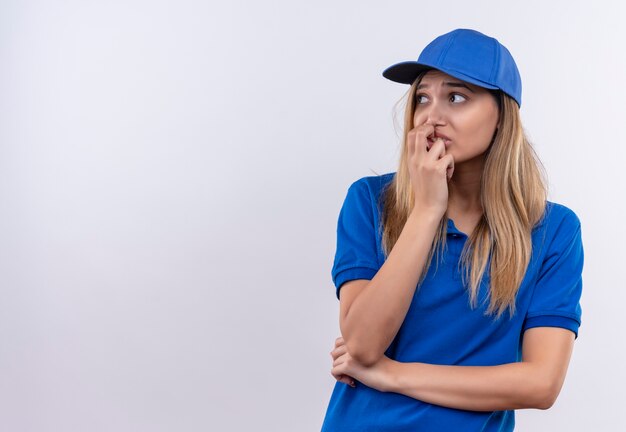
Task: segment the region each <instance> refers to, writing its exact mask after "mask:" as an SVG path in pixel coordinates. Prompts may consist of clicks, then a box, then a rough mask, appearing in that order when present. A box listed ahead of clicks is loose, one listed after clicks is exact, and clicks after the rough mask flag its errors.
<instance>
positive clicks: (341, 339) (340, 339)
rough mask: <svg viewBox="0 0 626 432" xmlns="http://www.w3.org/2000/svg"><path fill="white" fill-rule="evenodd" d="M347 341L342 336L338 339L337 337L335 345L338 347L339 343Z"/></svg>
mask: <svg viewBox="0 0 626 432" xmlns="http://www.w3.org/2000/svg"><path fill="white" fill-rule="evenodd" d="M344 343H345V341H344V340H343V337H342V336H339V337H338V338H337V339H335V346H336V347H338V346H339V345H343V344H344Z"/></svg>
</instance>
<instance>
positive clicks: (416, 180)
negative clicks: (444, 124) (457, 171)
mask: <svg viewBox="0 0 626 432" xmlns="http://www.w3.org/2000/svg"><path fill="white" fill-rule="evenodd" d="M434 131H435V128H434V126H433V125H431V124H429V123H424V124H421V125H419V126H416V127H415V128H413V129H411V130H410V131H409V133H408V135H407V146H408V152H409V157H408V165H409V166H408V169H409V176H410V177H411V186H412V187H413V193H414V197H415V208H418V209H420V211H422V210H423V211H434V212H436V213H437V216H443V214H444V213H445V211H446V209H447V208H448V184H447V181H448V180H450V178H452V174H453V173H454V158H453V157H452V155H450V154H446V146H445V144H444V142H443V140H442V139H441V138H438V139H437V140H436V141H435V142H434V143H433V144H432V145H430V143H429V142H428V138H427V137H428V136H430V135H432V134H433V133H434Z"/></svg>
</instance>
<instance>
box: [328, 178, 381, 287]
mask: <svg viewBox="0 0 626 432" xmlns="http://www.w3.org/2000/svg"><path fill="white" fill-rule="evenodd" d="M374 211H375V207H374V206H373V203H372V197H371V193H370V189H369V187H368V185H367V184H366V183H365V182H364V181H363V179H361V180H357V181H355V182H354V183H352V185H351V186H350V187H349V188H348V192H347V195H346V197H345V200H344V202H343V205H342V207H341V211H340V212H339V219H338V221H337V248H336V252H335V259H334V263H333V267H332V270H331V276H332V279H333V283H334V284H335V287H336V292H335V295H336V296H337V299H339V290H340V288H341V285H342V284H343V283H345V282H347V281H350V280H354V279H372V278H373V277H374V275H375V274H376V272H377V271H378V269H379V265H378V257H377V246H376V225H375V224H376V222H375V218H374Z"/></svg>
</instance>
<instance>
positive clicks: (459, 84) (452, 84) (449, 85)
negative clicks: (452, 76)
mask: <svg viewBox="0 0 626 432" xmlns="http://www.w3.org/2000/svg"><path fill="white" fill-rule="evenodd" d="M443 85H444V86H446V87H465V88H466V89H468V90H469V91H471V92H472V93H475V92H474V90H472V89H471V88H469V87H468V86H467V85H465V84H463V83H460V82H444V83H443ZM426 87H428V84H420V85H418V86H417V90H419V89H422V88H426Z"/></svg>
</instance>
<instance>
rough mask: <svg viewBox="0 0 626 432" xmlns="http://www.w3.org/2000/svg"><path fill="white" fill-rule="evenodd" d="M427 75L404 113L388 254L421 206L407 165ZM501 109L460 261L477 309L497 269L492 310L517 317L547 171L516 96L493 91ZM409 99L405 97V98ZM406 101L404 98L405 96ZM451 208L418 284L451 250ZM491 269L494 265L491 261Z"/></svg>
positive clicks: (387, 221) (385, 244)
mask: <svg viewBox="0 0 626 432" xmlns="http://www.w3.org/2000/svg"><path fill="white" fill-rule="evenodd" d="M424 73H425V72H423V73H422V74H420V75H419V76H418V77H417V79H416V80H415V82H414V83H413V84H412V85H411V86H410V89H409V91H408V100H407V102H406V108H405V116H404V134H403V135H404V136H403V140H402V151H401V155H400V161H399V168H398V170H397V172H396V175H395V176H394V178H393V180H392V181H391V182H390V183H389V184H388V187H387V188H386V189H385V191H384V192H383V197H382V198H383V200H384V205H383V214H382V227H381V228H382V248H383V251H384V253H385V255H386V256H387V255H389V252H390V251H391V249H392V248H393V246H394V245H395V243H396V241H397V240H398V237H399V236H400V232H401V231H402V228H403V227H404V224H405V223H406V220H407V218H408V216H409V214H410V212H411V210H412V209H413V206H414V202H413V201H414V194H413V189H412V186H411V181H410V177H409V171H408V166H407V163H408V162H407V159H408V148H407V135H408V132H409V131H410V130H411V129H413V127H414V123H413V117H414V110H415V90H416V87H417V85H418V84H419V82H420V81H421V79H422V77H423V75H424ZM492 94H493V95H494V96H495V97H496V100H497V101H498V107H499V112H500V116H499V121H498V127H497V131H496V133H495V136H494V139H493V141H492V144H491V145H490V147H489V149H488V150H487V154H486V159H485V165H484V170H483V174H482V179H481V190H480V199H481V204H482V207H483V215H482V217H481V219H480V221H479V222H478V224H477V225H476V227H475V228H474V231H473V232H472V233H471V234H469V238H468V241H466V243H465V246H464V247H463V251H462V252H461V260H460V262H459V265H462V266H463V268H464V271H463V273H462V274H463V283H464V284H466V281H467V279H469V282H470V283H469V286H468V287H467V288H468V291H469V302H470V305H471V307H472V308H474V307H475V306H476V299H477V292H478V287H479V284H480V282H481V280H482V278H483V274H484V272H485V271H486V270H489V271H490V273H489V274H490V279H491V280H490V282H491V283H490V287H489V292H490V295H489V297H490V304H489V307H488V309H487V311H486V315H487V314H491V313H493V312H494V311H496V312H497V314H496V319H498V318H500V316H501V315H502V313H503V312H504V311H505V310H506V308H507V307H508V308H509V312H510V316H511V317H512V316H513V315H514V314H515V298H516V295H517V291H518V290H519V286H520V285H521V282H522V279H523V278H524V275H525V273H526V269H527V267H528V263H529V262H530V256H531V252H532V239H531V231H532V228H533V227H534V226H535V224H537V223H538V222H539V221H540V220H541V218H542V217H543V214H544V211H545V206H546V199H547V183H546V181H545V171H544V170H543V166H542V165H541V162H540V161H539V158H538V157H537V154H536V153H535V151H534V149H533V147H532V145H531V143H530V142H529V140H528V138H527V137H526V135H525V133H524V130H523V127H522V123H521V118H520V113H519V107H518V105H517V103H516V102H515V100H514V99H512V98H511V97H509V96H508V95H506V94H505V93H503V92H501V91H499V90H496V91H492ZM405 96H406V95H405ZM399 102H400V101H399ZM447 226H448V215H447V212H446V213H445V214H444V216H443V217H442V219H441V221H440V222H439V228H438V230H437V232H436V234H435V238H434V239H433V244H432V246H431V249H430V251H429V254H428V258H427V261H426V265H425V266H424V268H423V269H422V273H421V275H420V280H419V284H418V288H419V286H421V284H422V282H423V281H424V278H425V276H426V273H427V272H428V268H429V267H430V265H431V262H432V258H433V255H434V253H435V251H436V252H437V261H436V262H437V263H438V262H439V256H440V253H442V251H443V249H444V248H445V247H446V237H447ZM489 260H490V263H489V267H490V268H489V269H487V264H488V261H489Z"/></svg>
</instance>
